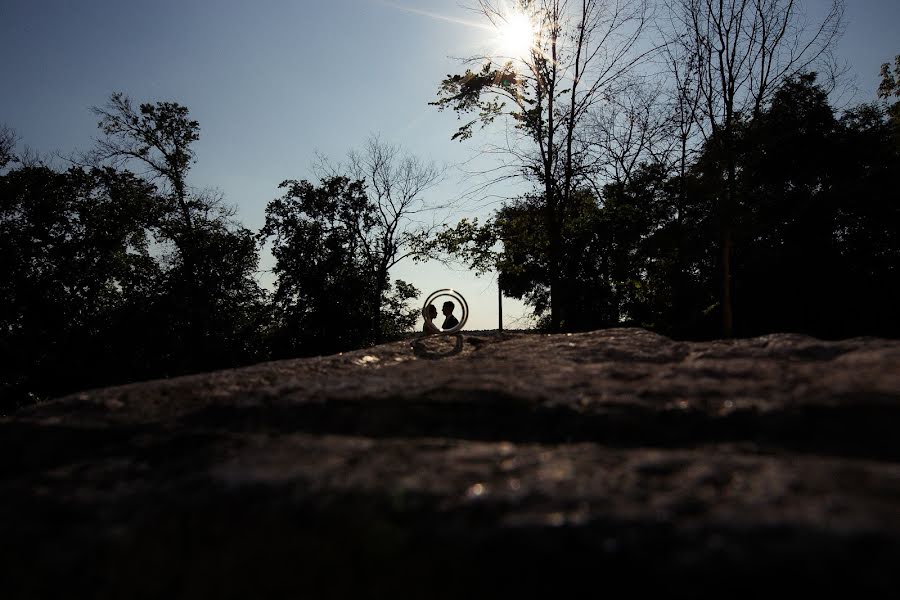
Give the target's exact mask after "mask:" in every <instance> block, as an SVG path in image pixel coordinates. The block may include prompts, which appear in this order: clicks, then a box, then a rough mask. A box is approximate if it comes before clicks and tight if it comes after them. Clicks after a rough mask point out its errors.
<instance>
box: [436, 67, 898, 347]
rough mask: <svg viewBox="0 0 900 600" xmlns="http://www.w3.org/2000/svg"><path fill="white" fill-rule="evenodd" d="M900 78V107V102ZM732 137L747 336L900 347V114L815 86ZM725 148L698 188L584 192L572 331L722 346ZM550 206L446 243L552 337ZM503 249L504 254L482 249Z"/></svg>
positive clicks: (636, 180)
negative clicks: (833, 98)
mask: <svg viewBox="0 0 900 600" xmlns="http://www.w3.org/2000/svg"><path fill="white" fill-rule="evenodd" d="M897 74H898V76H900V59H898V66H897ZM888 76H890V74H889V73H886V78H885V84H883V85H882V88H881V90H882V95H883V96H884V97H885V98H888V97H890V96H891V95H896V94H900V88H898V87H897V86H896V83H894V79H892V78H888ZM730 135H732V136H733V139H732V141H731V148H733V149H734V153H733V154H732V155H731V156H733V157H734V163H733V166H732V168H733V169H734V172H735V175H736V177H735V186H734V190H733V201H732V202H731V203H730V205H729V207H728V208H729V211H730V214H729V215H727V218H728V221H729V223H730V226H731V235H732V237H731V243H732V244H733V262H732V265H731V270H732V274H733V277H734V313H735V314H736V315H739V318H737V319H735V322H734V323H735V330H734V333H735V334H736V335H739V336H754V335H760V334H765V333H771V332H799V333H806V334H810V335H814V336H819V337H824V338H842V337H848V336H860V335H878V336H891V337H897V336H900V311H898V307H900V187H898V183H900V103H894V104H890V105H885V104H883V103H876V104H867V105H862V106H858V107H856V108H853V109H850V110H847V111H844V112H843V113H842V114H840V115H839V114H837V111H836V110H835V109H834V108H833V107H832V106H830V105H829V102H828V95H827V93H826V91H825V90H824V89H822V88H821V87H820V86H818V85H817V83H816V77H815V75H812V74H806V75H802V76H799V77H796V78H792V79H790V80H788V81H785V82H784V83H783V84H782V85H781V86H780V88H779V89H778V90H777V92H776V93H775V94H774V97H773V99H772V101H771V103H770V104H769V105H768V106H766V107H764V108H763V110H761V111H760V113H759V114H758V115H757V116H756V117H755V118H752V119H749V118H748V119H744V118H741V119H739V120H738V121H737V123H736V124H735V126H734V128H733V129H732V130H731V132H730ZM721 148H722V144H721V143H720V140H718V139H716V137H715V136H713V137H711V138H710V139H708V140H707V141H706V142H705V143H704V144H703V145H702V147H701V148H700V150H699V152H698V153H697V155H696V157H695V159H694V160H693V161H692V162H691V164H689V165H688V166H687V168H686V169H685V171H684V174H683V176H682V174H680V173H679V172H678V171H677V170H674V172H673V169H672V167H671V165H667V164H664V163H660V162H645V163H643V164H641V165H639V166H637V167H636V168H635V169H633V170H632V172H631V173H630V174H629V176H628V177H623V178H622V181H620V182H616V183H611V184H607V185H606V186H605V187H603V189H602V190H601V191H600V192H599V193H596V192H594V191H592V190H591V189H586V188H580V189H579V190H578V193H577V194H576V195H575V196H574V197H573V200H572V201H571V203H570V204H569V205H568V206H567V208H566V211H565V213H564V214H565V218H564V219H562V227H561V236H560V239H561V248H562V260H560V261H559V264H560V265H562V269H563V270H562V272H561V273H560V274H559V277H558V278H557V287H556V288H555V292H556V294H557V295H558V296H561V297H563V298H565V303H564V304H563V306H562V307H560V313H561V314H562V315H563V322H562V326H563V328H564V329H567V330H590V329H596V328H601V327H608V326H612V325H618V324H628V325H634V326H640V327H646V328H649V329H652V330H655V331H658V332H661V333H664V334H666V335H670V336H674V337H677V338H681V339H699V338H713V337H719V336H721V334H722V331H721V323H722V315H721V307H722V305H721V295H720V291H721V289H722V275H721V264H722V257H721V239H722V238H721V233H722V221H723V219H724V218H725V217H724V216H723V214H722V211H723V210H724V206H723V202H721V199H722V197H723V196H724V195H725V190H724V189H723V186H724V178H723V173H724V172H725V171H726V170H727V169H728V166H727V165H726V163H725V160H726V156H724V155H723V153H722V152H721ZM546 207H547V203H546V201H545V199H544V198H543V197H542V196H540V195H535V196H528V197H524V198H521V199H519V200H517V201H514V202H511V203H508V204H507V205H506V206H504V207H503V208H502V209H500V210H499V211H498V212H497V214H496V215H495V216H494V218H493V219H491V220H490V221H488V222H487V223H485V224H482V225H479V224H478V223H477V222H476V223H471V222H468V221H466V222H463V223H460V224H459V225H458V226H457V227H455V228H454V229H452V230H448V231H447V232H445V233H444V234H443V235H444V238H445V242H446V243H447V244H448V245H449V247H451V248H453V249H454V250H455V251H456V252H457V253H459V254H461V255H463V256H466V257H467V258H468V259H469V260H470V262H471V264H472V266H473V267H474V268H480V269H481V270H488V269H497V270H498V271H499V281H500V285H501V287H502V289H503V292H504V293H505V294H506V295H508V296H513V297H516V298H522V299H524V300H525V301H526V302H527V303H528V304H529V305H531V306H532V307H533V309H534V312H535V314H536V315H537V316H538V317H539V318H541V319H542V321H543V324H544V326H546V327H549V326H550V322H549V321H550V320H549V317H550V311H549V308H550V301H551V299H550V283H551V272H550V264H551V262H550V259H549V240H548V230H547V228H546V226H545V224H546V219H545V214H546V213H545V211H546ZM496 242H501V243H502V250H500V251H499V252H495V253H485V252H483V251H482V250H483V249H484V248H487V247H490V246H491V245H492V244H494V243H496Z"/></svg>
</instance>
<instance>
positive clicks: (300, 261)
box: [260, 177, 418, 355]
mask: <svg viewBox="0 0 900 600" xmlns="http://www.w3.org/2000/svg"><path fill="white" fill-rule="evenodd" d="M280 187H281V188H283V189H285V190H286V191H285V193H284V195H283V196H282V197H280V198H277V199H275V200H273V201H271V202H270V203H269V205H268V206H267V207H266V223H265V226H264V227H263V229H262V231H261V232H260V236H261V237H262V238H264V239H272V241H273V247H272V254H273V256H274V257H275V268H274V273H275V275H276V277H277V284H276V291H275V297H274V301H275V305H276V308H277V317H278V319H279V326H278V327H277V330H278V331H277V333H276V339H275V344H276V350H275V351H276V354H278V355H296V354H298V353H300V354H313V353H321V352H326V351H338V350H346V349H349V348H355V347H359V346H360V345H364V344H369V343H372V342H374V341H376V340H378V339H382V338H383V337H386V336H387V335H392V334H397V333H400V332H402V331H407V330H408V329H409V328H410V327H411V326H412V324H413V323H414V322H415V314H416V311H415V310H414V309H413V310H410V309H408V308H406V307H405V303H406V301H407V300H408V299H410V298H412V297H415V296H416V295H417V294H418V291H417V290H416V289H415V288H413V287H412V286H410V285H408V284H406V283H405V282H403V281H400V280H398V281H397V282H396V283H395V285H394V286H393V290H391V289H390V282H389V281H378V279H379V278H380V277H386V275H383V273H382V272H380V271H379V270H378V263H376V262H373V260H372V258H373V257H377V256H379V255H378V254H377V253H378V250H379V247H378V246H377V244H379V243H381V239H380V238H378V237H377V236H376V235H375V233H376V232H378V231H379V228H380V221H379V219H380V217H381V215H380V214H379V209H378V205H377V204H375V203H374V202H372V201H371V199H370V197H369V196H368V195H367V194H366V190H365V184H364V183H363V182H362V181H359V180H350V179H348V178H346V177H331V178H327V179H323V180H322V182H321V184H320V185H319V186H315V185H313V184H312V183H310V182H308V181H305V180H304V181H296V180H289V181H285V182H283V183H282V184H281V186H280ZM373 289H380V290H382V292H381V293H380V294H379V296H373V294H372V290H373ZM391 291H393V293H389V292H391ZM373 302H377V303H376V304H375V305H374V306H373V304H372V303H373ZM373 312H379V313H381V316H380V318H378V319H375V318H373ZM376 324H377V325H378V326H379V327H380V329H374V327H375V326H376Z"/></svg>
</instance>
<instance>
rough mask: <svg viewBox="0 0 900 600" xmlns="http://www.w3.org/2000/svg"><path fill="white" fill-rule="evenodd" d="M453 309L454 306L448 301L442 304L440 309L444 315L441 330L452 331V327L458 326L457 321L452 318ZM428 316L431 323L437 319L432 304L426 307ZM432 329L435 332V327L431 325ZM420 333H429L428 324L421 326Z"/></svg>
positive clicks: (435, 310)
mask: <svg viewBox="0 0 900 600" xmlns="http://www.w3.org/2000/svg"><path fill="white" fill-rule="evenodd" d="M455 308H456V305H455V304H453V303H452V302H450V301H449V300H448V301H446V302H444V306H443V307H442V309H441V310H442V312H443V313H444V323H443V325H441V329H445V330H446V329H453V328H454V327H456V326H457V325H459V319H457V318H456V317H454V316H453V309H455ZM428 316H429V317H430V318H431V320H432V322H433V321H434V320H435V319H436V318H437V316H438V312H437V308H436V307H435V306H434V304H429V305H428ZM432 327H433V328H434V330H435V331H437V327H436V326H435V325H434V324H433V323H432ZM422 331H429V329H428V323H425V325H423V326H422Z"/></svg>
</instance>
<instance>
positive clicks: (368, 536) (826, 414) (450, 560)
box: [0, 329, 900, 599]
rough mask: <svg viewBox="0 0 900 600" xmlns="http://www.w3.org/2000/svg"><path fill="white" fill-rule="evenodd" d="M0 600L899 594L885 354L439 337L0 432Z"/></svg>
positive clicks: (588, 337) (897, 455) (767, 343)
mask: <svg viewBox="0 0 900 600" xmlns="http://www.w3.org/2000/svg"><path fill="white" fill-rule="evenodd" d="M0 444H2V448H0V449H2V454H0V456H2V458H0V468H2V473H3V477H2V479H0V486H2V487H0V540H2V544H0V575H2V581H3V583H2V585H3V589H2V592H0V593H2V596H3V597H4V598H26V597H28V598H30V597H40V598H50V597H66V598H71V597H80V596H85V597H92V598H126V597H128V598H151V597H152V598H158V597H166V598H192V599H196V598H213V597H215V598H238V597H241V598H246V597H269V596H274V597H287V596H290V597H295V598H300V597H311V598H327V597H351V596H352V597H366V598H372V597H387V596H392V597H397V595H398V594H399V595H400V596H399V597H410V598H443V597H459V596H461V595H465V596H493V597H508V596H513V595H518V596H537V597H557V596H559V595H560V594H563V595H566V594H567V593H568V592H574V591H575V590H577V589H581V588H583V587H584V586H587V594H585V595H587V596H589V597H594V596H602V595H606V593H608V592H610V591H612V590H615V589H620V588H622V587H626V588H627V590H628V591H629V592H632V593H633V592H641V591H653V592H665V593H666V594H667V595H668V596H670V597H671V596H674V597H758V596H760V595H767V596H768V595H773V596H780V595H782V594H784V593H787V592H800V593H805V594H808V593H812V592H824V591H832V592H833V591H835V590H843V591H846V592H855V593H857V594H866V593H882V594H883V593H891V594H893V593H895V592H896V589H897V585H898V583H900V569H898V565H900V342H897V341H887V340H879V339H871V338H867V339H853V340H846V341H840V342H823V341H819V340H815V339H812V338H808V337H803V336H797V335H771V336H766V337H761V338H756V339H749V340H737V341H719V342H709V343H681V342H674V341H672V340H669V339H667V338H664V337H661V336H658V335H654V334H652V333H649V332H647V331H643V330H639V329H612V330H604V331H597V332H593V333H584V334H576V335H553V336H539V335H524V334H521V335H515V334H513V335H507V336H494V337H490V336H481V337H479V336H460V337H458V338H452V337H443V338H429V339H426V340H420V341H418V342H416V343H414V344H411V343H410V342H398V343H394V344H386V345H383V346H378V347H375V348H370V349H367V350H363V351H358V352H351V353H345V354H342V355H337V356H330V357H323V358H313V359H298V360H289V361H280V362H272V363H266V364H261V365H256V366H253V367H248V368H244V369H237V370H231V371H222V372H217V373H209V374H203V375H196V376H191V377H182V378H178V379H171V380H165V381H152V382H147V383H141V384H135V385H129V386H123V387H117V388H109V389H103V390H94V391H89V392H84V393H81V394H76V395H73V396H70V397H66V398H62V399H59V400H56V401H53V402H49V403H46V404H43V405H40V406H37V407H34V408H31V409H29V410H25V411H20V412H19V413H16V414H15V415H13V416H12V417H11V418H6V419H3V420H0Z"/></svg>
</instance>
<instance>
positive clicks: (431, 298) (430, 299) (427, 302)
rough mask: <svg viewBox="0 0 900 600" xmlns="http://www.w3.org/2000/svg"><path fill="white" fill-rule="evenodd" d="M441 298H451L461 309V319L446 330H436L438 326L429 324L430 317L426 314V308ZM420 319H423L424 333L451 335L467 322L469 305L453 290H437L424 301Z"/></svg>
mask: <svg viewBox="0 0 900 600" xmlns="http://www.w3.org/2000/svg"><path fill="white" fill-rule="evenodd" d="M441 296H449V297H450V298H453V299H454V300H456V301H457V302H458V303H459V307H460V308H461V309H462V318H460V320H459V323H457V324H456V325H454V326H453V327H451V328H450V329H446V330H441V329H438V326H437V325H435V324H434V323H432V322H431V317H430V316H429V314H428V307H429V306H431V304H432V303H433V302H434V301H435V300H436V299H437V298H440V297H441ZM422 317H423V318H424V319H425V331H426V333H432V334H453V333H456V332H457V331H459V330H461V329H462V328H463V326H465V324H466V321H468V320H469V303H468V302H466V299H465V298H463V296H462V294H460V293H459V292H457V291H456V290H454V289H451V288H444V289H442V290H437V291H436V292H432V293H431V295H429V296H428V298H426V299H425V304H423V305H422Z"/></svg>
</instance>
